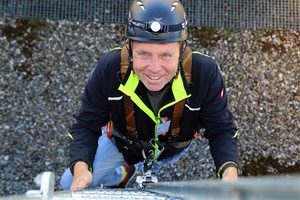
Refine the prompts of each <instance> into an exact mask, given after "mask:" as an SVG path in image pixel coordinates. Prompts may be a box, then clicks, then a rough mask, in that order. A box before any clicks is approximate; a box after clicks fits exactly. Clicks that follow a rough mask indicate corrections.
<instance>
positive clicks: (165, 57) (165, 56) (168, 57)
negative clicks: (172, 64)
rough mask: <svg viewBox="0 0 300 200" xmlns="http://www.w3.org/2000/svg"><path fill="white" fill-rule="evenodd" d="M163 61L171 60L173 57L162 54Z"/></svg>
mask: <svg viewBox="0 0 300 200" xmlns="http://www.w3.org/2000/svg"><path fill="white" fill-rule="evenodd" d="M161 57H162V58H163V59H170V58H172V55H170V54H167V53H166V54H162V56H161Z"/></svg>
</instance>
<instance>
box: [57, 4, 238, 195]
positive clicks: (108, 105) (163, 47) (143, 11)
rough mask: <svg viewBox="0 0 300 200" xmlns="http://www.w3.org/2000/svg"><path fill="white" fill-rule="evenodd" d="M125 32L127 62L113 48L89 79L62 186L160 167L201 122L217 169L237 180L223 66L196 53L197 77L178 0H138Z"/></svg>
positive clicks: (114, 179)
mask: <svg viewBox="0 0 300 200" xmlns="http://www.w3.org/2000/svg"><path fill="white" fill-rule="evenodd" d="M125 32H126V37H127V38H128V40H129V41H128V45H127V49H128V50H127V49H126V51H128V52H127V54H128V55H127V57H128V63H129V66H128V65H127V66H126V67H128V69H126V70H125V72H123V71H124V68H123V67H121V66H120V65H121V64H120V63H121V61H123V59H124V58H121V57H122V56H121V51H120V50H113V51H111V52H109V53H108V54H106V55H105V56H103V57H102V58H101V59H100V61H99V62H98V64H97V66H96V67H95V69H94V71H93V73H92V75H91V77H90V78H89V80H88V82H87V84H86V87H85V91H84V94H83V97H82V106H81V109H80V111H79V114H78V115H76V117H75V118H76V120H77V123H75V124H74V125H73V126H72V127H71V128H70V130H69V136H70V138H71V145H70V155H71V162H70V167H69V169H68V170H66V172H65V173H64V174H63V176H62V179H61V186H62V188H63V189H71V190H77V189H83V188H87V187H89V188H92V187H95V186H97V185H100V184H103V185H105V186H109V187H117V188H124V187H126V184H127V182H128V180H129V179H130V178H131V177H132V176H133V174H134V172H135V171H136V168H138V169H139V170H142V171H144V172H146V171H148V170H152V172H155V171H157V170H158V169H159V168H160V167H161V166H162V165H164V164H166V163H171V162H175V161H177V160H178V159H179V158H180V156H182V155H183V154H184V153H186V152H187V150H188V147H189V145H190V143H191V141H192V139H193V138H194V137H196V136H197V135H196V134H195V133H196V132H197V131H198V130H199V129H200V128H201V127H203V128H205V130H206V131H205V134H204V136H205V137H206V138H207V139H208V140H209V144H210V149H211V153H212V156H213V159H214V162H215V165H216V169H217V174H218V176H219V177H221V178H222V179H223V180H237V179H238V159H239V157H238V151H237V145H236V133H237V130H236V127H235V126H234V124H233V119H232V114H231V112H230V111H229V110H228V107H227V96H226V90H225V86H224V83H223V79H222V76H221V73H220V71H219V69H218V65H217V64H216V62H215V61H214V60H213V59H211V58H210V57H208V56H205V55H202V54H200V53H198V52H194V53H193V54H192V68H191V81H188V77H186V76H185V73H184V70H183V69H182V63H183V62H184V59H185V58H184V57H183V55H184V53H185V51H187V48H186V43H185V40H186V39H187V36H188V32H187V20H186V16H185V12H184V8H183V7H182V5H181V4H180V2H179V1H177V0H135V1H132V3H131V6H130V10H129V16H128V24H127V26H126V30H125ZM123 57H124V56H123ZM127 57H126V58H127ZM126 60H127V59H126ZM182 102H183V103H184V104H183V106H182V107H181V108H177V105H180V104H182ZM176 115H177V116H176ZM130 118H131V121H130V120H129V119H130ZM178 119H179V120H178ZM176 126H177V127H176ZM195 162H197V161H195Z"/></svg>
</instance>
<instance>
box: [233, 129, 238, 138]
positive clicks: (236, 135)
mask: <svg viewBox="0 0 300 200" xmlns="http://www.w3.org/2000/svg"><path fill="white" fill-rule="evenodd" d="M239 136H240V131H239V130H237V131H236V132H235V134H234V135H233V136H232V137H233V138H237V137H239Z"/></svg>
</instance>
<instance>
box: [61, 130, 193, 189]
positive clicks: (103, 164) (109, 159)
mask: <svg viewBox="0 0 300 200" xmlns="http://www.w3.org/2000/svg"><path fill="white" fill-rule="evenodd" d="M187 151H188V147H187V148H186V149H184V150H183V151H181V152H180V153H179V154H176V155H174V156H172V157H169V158H166V159H163V160H161V161H158V162H155V163H154V166H153V169H152V172H154V173H155V172H156V171H158V170H159V169H160V168H161V167H162V166H163V165H165V164H169V163H174V162H177V161H178V160H179V159H180V157H181V156H182V155H183V154H185V153H186V152H187ZM124 164H126V162H125V160H124V157H123V155H122V153H120V152H119V150H118V149H117V147H116V145H115V142H114V140H113V139H110V138H108V137H107V134H106V127H104V128H103V129H102V135H101V137H100V138H99V140H98V149H97V152H96V155H95V160H94V163H93V181H92V183H91V184H90V185H89V187H88V188H93V187H96V186H99V185H101V184H103V185H104V186H115V185H117V184H118V183H120V182H121V178H122V168H121V166H122V165H124ZM143 166H144V164H143V163H142V162H140V163H137V164H136V168H137V170H138V171H143ZM72 180H73V175H72V173H71V171H70V169H69V168H68V169H67V170H66V171H65V172H64V173H63V175H62V177H61V180H60V185H61V188H62V189H63V190H69V189H70V187H71V183H72Z"/></svg>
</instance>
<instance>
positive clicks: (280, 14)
mask: <svg viewBox="0 0 300 200" xmlns="http://www.w3.org/2000/svg"><path fill="white" fill-rule="evenodd" d="M181 2H182V4H183V5H184V6H185V10H186V13H187V16H188V19H189V22H190V25H192V26H210V27H233V28H242V29H244V28H246V29H248V28H256V29H284V30H300V1H290V0H258V1H254V0H250V1H242V0H229V1H219V0H211V1H206V0H182V1H181ZM129 3H130V0H114V1H109V0H102V1H97V0H84V1H83V0H72V1H69V0H55V1H53V0H1V1H0V16H14V17H32V18H43V19H52V20H87V21H95V20H97V21H99V22H105V23H124V22H125V21H126V18H127V11H128V7H129Z"/></svg>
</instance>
